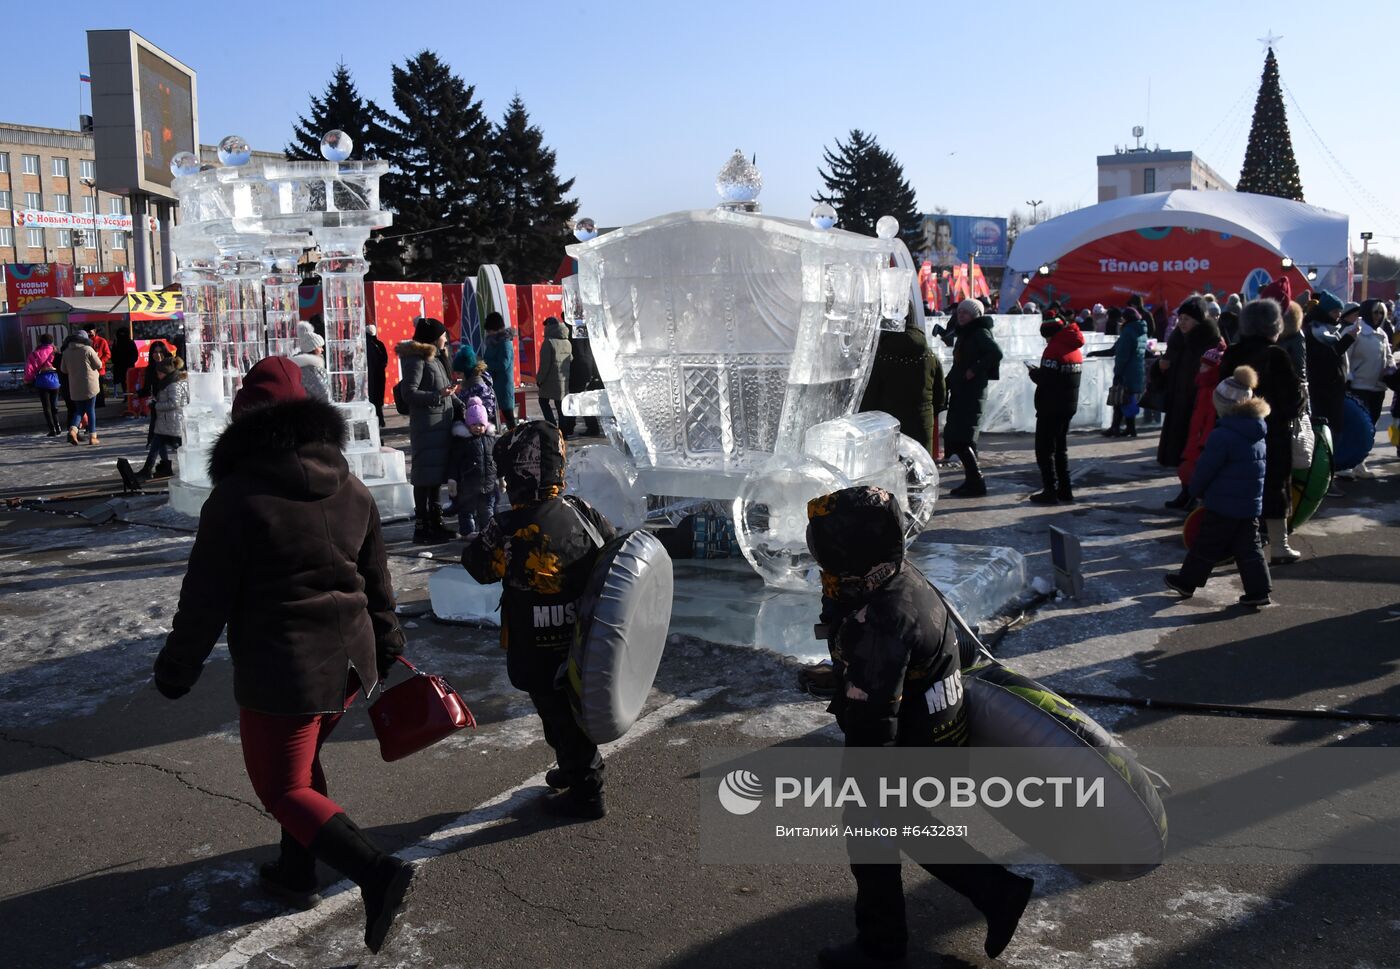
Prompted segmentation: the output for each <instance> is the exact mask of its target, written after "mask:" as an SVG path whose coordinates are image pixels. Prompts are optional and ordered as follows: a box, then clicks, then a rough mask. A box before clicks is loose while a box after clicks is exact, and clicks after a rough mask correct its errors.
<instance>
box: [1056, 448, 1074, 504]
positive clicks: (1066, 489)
mask: <svg viewBox="0 0 1400 969" xmlns="http://www.w3.org/2000/svg"><path fill="white" fill-rule="evenodd" d="M1055 481H1056V488H1055V497H1056V498H1058V499H1059V500H1060V503H1061V504H1064V505H1072V504H1074V489H1073V488H1071V487H1070V483H1069V455H1068V454H1056V455H1055Z"/></svg>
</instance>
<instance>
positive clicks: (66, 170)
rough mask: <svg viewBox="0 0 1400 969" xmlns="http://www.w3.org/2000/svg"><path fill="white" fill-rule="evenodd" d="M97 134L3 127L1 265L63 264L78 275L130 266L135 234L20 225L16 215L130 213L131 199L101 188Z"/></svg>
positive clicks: (0, 133) (0, 135)
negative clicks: (96, 161) (95, 155)
mask: <svg viewBox="0 0 1400 969" xmlns="http://www.w3.org/2000/svg"><path fill="white" fill-rule="evenodd" d="M96 177H97V176H96V168H95V164H94V161H93V152H92V135H90V134H83V133H82V132H78V131H68V130H65V129H63V128H38V127H34V126H32V125H17V124H3V123H0V263H7V262H64V263H71V264H72V265H74V266H76V267H78V268H77V272H78V273H79V274H82V273H87V272H96V271H98V270H99V269H105V270H121V269H128V268H130V266H131V234H130V233H128V232H120V231H103V232H97V231H93V230H83V229H77V230H75V229H40V228H25V227H16V225H15V222H16V221H17V220H16V219H15V217H14V216H15V213H16V212H23V211H25V210H34V211H39V212H81V213H85V214H93V213H98V214H102V215H126V214H127V213H128V212H129V208H128V205H127V200H126V198H125V197H124V196H121V195H111V194H109V193H107V192H100V191H98V190H97V187H96Z"/></svg>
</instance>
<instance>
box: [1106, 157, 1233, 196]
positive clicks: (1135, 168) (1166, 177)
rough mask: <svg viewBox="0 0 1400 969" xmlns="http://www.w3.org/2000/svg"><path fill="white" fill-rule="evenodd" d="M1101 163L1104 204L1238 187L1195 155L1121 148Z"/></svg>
mask: <svg viewBox="0 0 1400 969" xmlns="http://www.w3.org/2000/svg"><path fill="white" fill-rule="evenodd" d="M1098 162H1099V201H1100V202H1110V201H1112V200H1113V199H1118V198H1124V197H1126V196H1129V195H1150V194H1152V193H1153V192H1171V191H1175V190H1176V189H1188V190H1191V191H1214V190H1220V191H1225V192H1233V191H1234V190H1235V186H1234V185H1232V184H1231V183H1230V182H1227V181H1226V180H1225V179H1224V178H1222V177H1221V176H1220V173H1219V172H1217V171H1216V170H1215V169H1213V168H1211V167H1210V166H1209V165H1207V164H1206V163H1205V162H1204V161H1202V160H1201V159H1200V158H1199V157H1197V155H1196V153H1195V152H1194V151H1161V150H1160V149H1156V148H1153V149H1148V148H1141V147H1139V148H1120V149H1118V151H1116V152H1115V153H1114V154H1112V155H1100V156H1099V157H1098Z"/></svg>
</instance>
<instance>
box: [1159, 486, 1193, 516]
mask: <svg viewBox="0 0 1400 969" xmlns="http://www.w3.org/2000/svg"><path fill="white" fill-rule="evenodd" d="M1189 504H1191V492H1189V491H1187V490H1186V486H1185V485H1182V486H1181V491H1180V492H1179V493H1178V494H1177V496H1176V497H1175V498H1173V499H1172V500H1171V501H1165V502H1163V503H1162V506H1163V507H1164V508H1171V509H1173V510H1175V511H1180V510H1181V509H1183V508H1185V507H1186V506H1187V505H1189Z"/></svg>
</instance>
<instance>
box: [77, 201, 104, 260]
mask: <svg viewBox="0 0 1400 969" xmlns="http://www.w3.org/2000/svg"><path fill="white" fill-rule="evenodd" d="M78 181H79V182H80V183H82V184H83V185H85V186H87V187H88V188H90V189H92V241H93V244H94V245H96V246H97V271H98V273H101V272H102V233H101V232H99V231H98V229H97V179H95V178H80V179H78Z"/></svg>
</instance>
